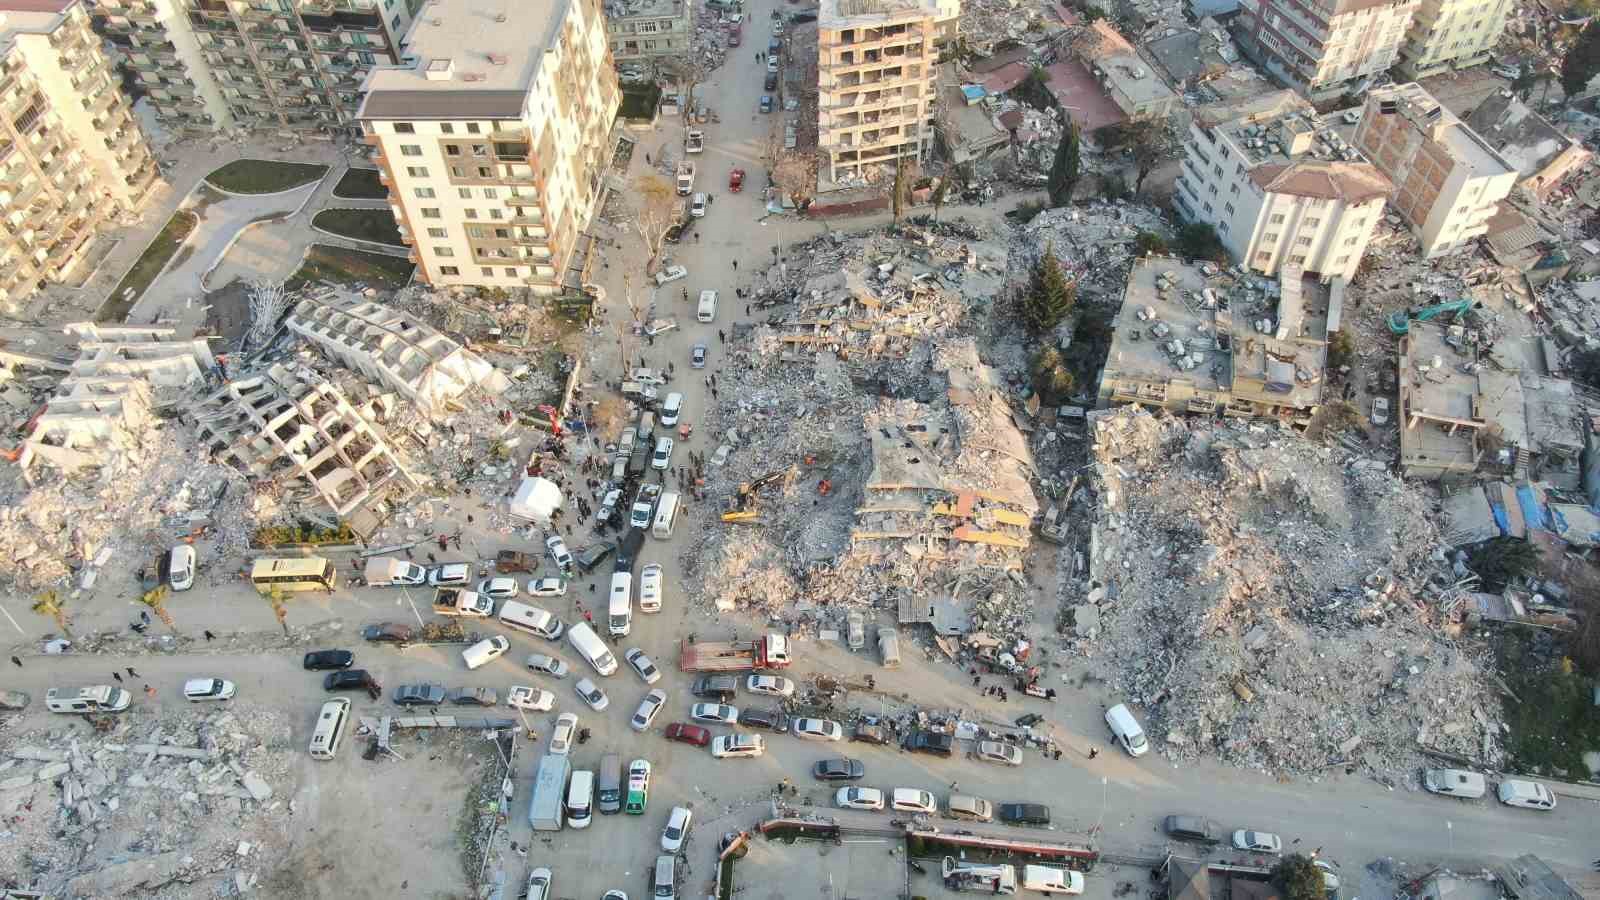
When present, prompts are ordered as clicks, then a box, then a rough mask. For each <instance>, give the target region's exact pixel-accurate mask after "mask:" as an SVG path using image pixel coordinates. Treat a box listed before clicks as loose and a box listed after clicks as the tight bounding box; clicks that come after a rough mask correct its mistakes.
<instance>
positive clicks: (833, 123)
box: [817, 0, 942, 185]
mask: <svg viewBox="0 0 1600 900" xmlns="http://www.w3.org/2000/svg"><path fill="white" fill-rule="evenodd" d="M941 15H942V13H941V11H940V8H939V4H938V2H937V0H824V2H823V4H822V6H821V8H820V9H819V10H818V12H817V145H818V146H819V147H820V148H821V149H822V151H823V153H824V155H825V158H824V161H823V166H822V171H821V178H822V180H823V181H824V182H828V183H832V184H835V185H837V184H840V183H842V182H849V181H852V180H854V179H858V178H861V177H863V176H864V175H866V174H867V173H868V172H869V171H870V170H872V169H874V168H876V167H878V166H887V167H888V168H891V169H892V168H893V167H894V166H896V165H898V164H899V161H900V160H902V159H904V160H911V161H920V160H921V159H922V157H923V154H924V153H926V152H927V150H928V148H929V146H930V145H931V144H932V141H933V104H934V100H935V99H936V98H937V96H938V91H937V88H936V85H935V79H936V74H937V73H936V66H937V64H938V53H937V52H936V51H935V50H934V43H935V41H936V40H937V38H938V35H939V27H940V25H939V23H940V21H941Z"/></svg>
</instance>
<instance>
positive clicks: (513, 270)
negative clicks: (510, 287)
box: [506, 266, 517, 278]
mask: <svg viewBox="0 0 1600 900" xmlns="http://www.w3.org/2000/svg"><path fill="white" fill-rule="evenodd" d="M506 277H507V278H515V277H517V267H516V266H506Z"/></svg>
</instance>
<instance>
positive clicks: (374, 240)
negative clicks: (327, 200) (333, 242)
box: [311, 209, 405, 247]
mask: <svg viewBox="0 0 1600 900" xmlns="http://www.w3.org/2000/svg"><path fill="white" fill-rule="evenodd" d="M311 225H312V227H314V228H316V229H318V230H320V231H325V232H327V233H328V234H332V235H337V236H338V237H342V238H349V239H350V240H352V241H361V242H363V243H368V244H385V245H387V246H390V247H404V246H405V242H404V241H402V240H401V239H400V226H399V225H397V224H395V221H394V213H392V212H390V211H389V210H387V209H325V210H323V211H321V212H319V213H317V214H316V215H315V216H313V217H312V219H311Z"/></svg>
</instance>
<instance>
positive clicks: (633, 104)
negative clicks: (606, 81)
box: [617, 83, 661, 119]
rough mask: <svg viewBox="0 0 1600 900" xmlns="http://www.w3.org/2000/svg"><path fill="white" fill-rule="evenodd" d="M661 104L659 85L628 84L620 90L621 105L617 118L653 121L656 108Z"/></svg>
mask: <svg viewBox="0 0 1600 900" xmlns="http://www.w3.org/2000/svg"><path fill="white" fill-rule="evenodd" d="M660 103H661V85H659V84H653V83H652V84H643V85H635V84H630V85H628V86H627V87H624V88H623V89H622V103H621V104H620V106H619V108H618V109H617V117H618V118H622V119H654V118H655V117H656V107H657V106H659V105H660Z"/></svg>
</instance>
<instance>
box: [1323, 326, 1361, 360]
mask: <svg viewBox="0 0 1600 900" xmlns="http://www.w3.org/2000/svg"><path fill="white" fill-rule="evenodd" d="M1355 358H1356V339H1355V337H1354V336H1353V335H1351V334H1350V332H1348V331H1345V330H1344V329H1343V328H1341V329H1339V330H1338V331H1335V332H1334V333H1333V336H1332V337H1330V338H1329V339H1328V368H1330V369H1333V370H1335V371H1337V370H1338V369H1341V368H1343V367H1345V366H1348V365H1350V364H1351V363H1353V362H1354V361H1355Z"/></svg>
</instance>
